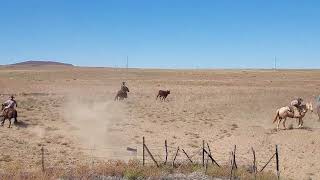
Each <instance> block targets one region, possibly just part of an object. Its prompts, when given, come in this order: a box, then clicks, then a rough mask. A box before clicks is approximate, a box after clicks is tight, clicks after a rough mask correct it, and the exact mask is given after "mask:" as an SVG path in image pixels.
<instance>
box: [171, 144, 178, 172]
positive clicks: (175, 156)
mask: <svg viewBox="0 0 320 180" xmlns="http://www.w3.org/2000/svg"><path fill="white" fill-rule="evenodd" d="M179 149H180V148H179V146H178V149H177V152H176V154H175V155H174V158H173V161H172V167H174V161H175V160H176V158H177V155H178V152H179Z"/></svg>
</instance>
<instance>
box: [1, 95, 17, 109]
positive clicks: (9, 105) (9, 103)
mask: <svg viewBox="0 0 320 180" xmlns="http://www.w3.org/2000/svg"><path fill="white" fill-rule="evenodd" d="M3 106H5V107H4V109H3V112H5V110H7V109H9V108H13V109H14V108H15V107H18V104H17V101H16V100H14V96H13V95H11V96H10V97H9V99H8V100H7V101H5V102H4V103H3Z"/></svg>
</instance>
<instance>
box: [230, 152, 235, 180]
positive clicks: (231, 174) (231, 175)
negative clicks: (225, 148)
mask: <svg viewBox="0 0 320 180" xmlns="http://www.w3.org/2000/svg"><path fill="white" fill-rule="evenodd" d="M233 158H234V156H233V152H232V151H231V160H230V162H231V172H230V180H232V178H233V167H234V159H233Z"/></svg>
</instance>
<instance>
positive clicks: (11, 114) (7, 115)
mask: <svg viewBox="0 0 320 180" xmlns="http://www.w3.org/2000/svg"><path fill="white" fill-rule="evenodd" d="M4 107H5V106H4V105H3V104H2V108H1V111H3V109H4ZM0 117H2V118H3V120H2V122H1V126H3V125H4V121H5V120H6V119H8V120H9V126H8V128H10V127H11V119H12V118H14V122H13V123H17V121H18V120H17V117H18V113H17V110H15V109H14V108H8V109H6V110H5V111H4V112H3V114H2V115H0Z"/></svg>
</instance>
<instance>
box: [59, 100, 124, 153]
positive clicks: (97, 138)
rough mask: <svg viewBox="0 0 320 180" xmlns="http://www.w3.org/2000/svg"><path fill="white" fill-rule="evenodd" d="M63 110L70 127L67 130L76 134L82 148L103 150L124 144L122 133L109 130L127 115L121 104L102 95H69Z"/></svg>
mask: <svg viewBox="0 0 320 180" xmlns="http://www.w3.org/2000/svg"><path fill="white" fill-rule="evenodd" d="M63 113H64V119H65V120H66V121H67V122H68V123H69V124H70V125H71V126H72V127H73V128H72V130H71V131H70V133H71V134H72V135H76V136H77V137H78V139H79V140H80V142H81V144H82V146H83V147H84V148H93V147H94V148H97V149H98V148H101V149H103V148H109V147H115V146H120V145H123V144H120V142H121V143H125V141H124V140H122V139H121V135H119V134H117V133H115V132H113V131H112V129H111V128H112V126H113V125H115V124H117V123H120V122H121V121H122V120H124V119H125V118H126V114H125V105H124V104H122V103H118V102H114V101H113V100H112V99H111V98H105V97H104V98H100V99H98V98H92V96H72V97H69V98H68V99H67V101H66V104H65V107H64V112H63ZM120 139H121V140H120Z"/></svg>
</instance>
